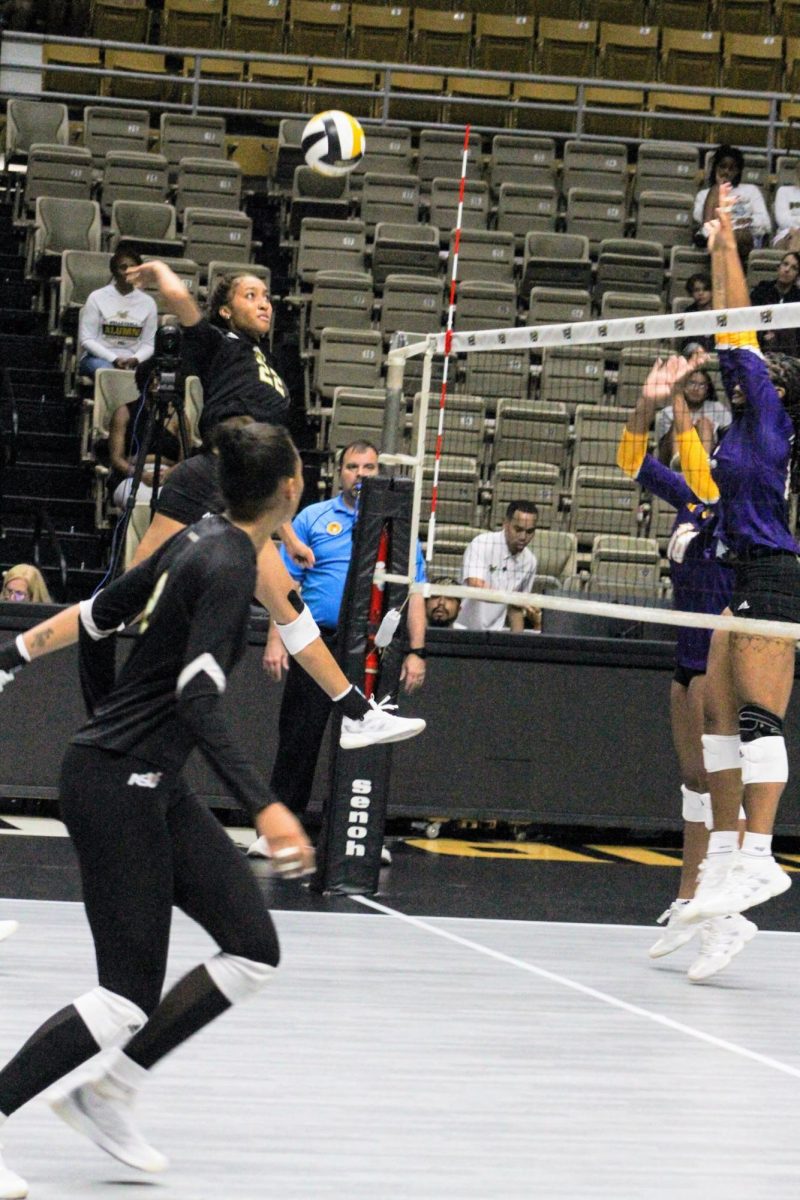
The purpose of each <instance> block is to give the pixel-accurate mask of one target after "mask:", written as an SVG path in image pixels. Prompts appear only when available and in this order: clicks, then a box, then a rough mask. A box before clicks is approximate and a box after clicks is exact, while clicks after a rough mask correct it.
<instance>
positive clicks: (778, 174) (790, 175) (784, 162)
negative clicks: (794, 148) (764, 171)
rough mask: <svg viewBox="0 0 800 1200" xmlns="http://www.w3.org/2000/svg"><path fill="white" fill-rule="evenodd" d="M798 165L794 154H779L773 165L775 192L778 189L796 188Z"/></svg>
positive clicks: (798, 160)
mask: <svg viewBox="0 0 800 1200" xmlns="http://www.w3.org/2000/svg"><path fill="white" fill-rule="evenodd" d="M799 163H800V159H798V157H797V155H796V154H780V155H779V156H778V159H777V161H776V163H775V190H776V191H777V190H778V188H780V187H789V186H792V187H796V186H797V183H798V174H797V167H798V164H799Z"/></svg>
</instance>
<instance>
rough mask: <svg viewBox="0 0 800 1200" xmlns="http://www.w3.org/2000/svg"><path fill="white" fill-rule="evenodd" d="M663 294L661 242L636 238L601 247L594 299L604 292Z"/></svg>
mask: <svg viewBox="0 0 800 1200" xmlns="http://www.w3.org/2000/svg"><path fill="white" fill-rule="evenodd" d="M663 290H664V247H663V246H662V245H661V242H645V241H640V240H638V239H636V238H607V239H605V240H604V241H602V242H601V243H600V252H599V254H598V256H597V275H596V277H595V288H594V295H595V299H596V300H602V297H603V296H604V294H605V293H606V292H609V291H610V292H653V293H654V294H655V295H657V296H660V295H661V293H662V292H663Z"/></svg>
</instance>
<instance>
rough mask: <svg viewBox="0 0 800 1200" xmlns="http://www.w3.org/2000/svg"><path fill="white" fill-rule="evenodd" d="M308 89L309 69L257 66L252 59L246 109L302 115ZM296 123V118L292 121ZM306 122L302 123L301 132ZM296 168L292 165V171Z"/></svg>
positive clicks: (274, 64)
mask: <svg viewBox="0 0 800 1200" xmlns="http://www.w3.org/2000/svg"><path fill="white" fill-rule="evenodd" d="M306 87H308V65H307V64H306V63H290V62H258V60H257V59H251V60H250V65H249V72H248V81H247V88H246V91H245V96H244V106H245V108H248V109H250V110H251V111H253V110H254V111H256V112H264V113H274V114H280V115H283V114H284V113H293V114H297V112H303V111H304V110H305V108H306V105H307V103H308V98H307V96H306V94H305V93H304V92H303V91H301V89H302V88H306ZM290 119H291V120H295V119H296V117H292V118H290ZM305 124H306V122H305V121H300V128H301V130H302V129H303V128H304V127H305ZM295 166H297V163H294V164H293V167H292V169H294V167H295Z"/></svg>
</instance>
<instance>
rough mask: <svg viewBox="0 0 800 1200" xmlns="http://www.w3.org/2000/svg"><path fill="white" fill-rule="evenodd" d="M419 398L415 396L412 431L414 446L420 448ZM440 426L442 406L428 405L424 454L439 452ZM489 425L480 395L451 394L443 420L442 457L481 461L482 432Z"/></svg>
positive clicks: (484, 405) (412, 443)
mask: <svg viewBox="0 0 800 1200" xmlns="http://www.w3.org/2000/svg"><path fill="white" fill-rule="evenodd" d="M419 399H420V398H419V396H418V395H417V396H415V397H414V404H413V410H412V411H413V413H414V420H413V424H412V428H411V445H412V446H414V447H416V446H417V438H418V436H419V411H420V404H419ZM439 424H440V412H439V406H438V405H436V404H432V405H429V406H428V416H427V422H426V426H425V453H426V454H433V452H434V451H435V449H436V444H437V438H438V430H439ZM485 424H486V404H485V402H484V401H483V400H482V399H480V398H479V397H477V396H467V395H458V394H455V393H451V394H450V395H449V396H448V397H447V404H446V405H445V408H444V413H443V414H442V417H441V427H442V448H441V452H442V453H443V454H458V455H466V456H468V457H469V458H474V459H476V460H479V459H480V458H481V457H482V455H483V431H484V425H485Z"/></svg>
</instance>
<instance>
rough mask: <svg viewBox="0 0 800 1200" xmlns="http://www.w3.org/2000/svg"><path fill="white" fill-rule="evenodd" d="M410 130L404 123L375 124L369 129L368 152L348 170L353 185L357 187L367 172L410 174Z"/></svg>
mask: <svg viewBox="0 0 800 1200" xmlns="http://www.w3.org/2000/svg"><path fill="white" fill-rule="evenodd" d="M411 167H412V152H411V130H410V129H408V128H406V126H405V125H375V126H371V127H370V130H369V153H368V154H365V155H364V157H363V158H362V160H361V162H360V163H358V165H357V166H356V167H355V169H354V170H353V171H351V172H350V181H351V185H352V186H353V187H359V186H360V185H361V180H362V179H363V178H364V176H365V175H366V173H367V172H370V173H371V174H375V175H410V174H411Z"/></svg>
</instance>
